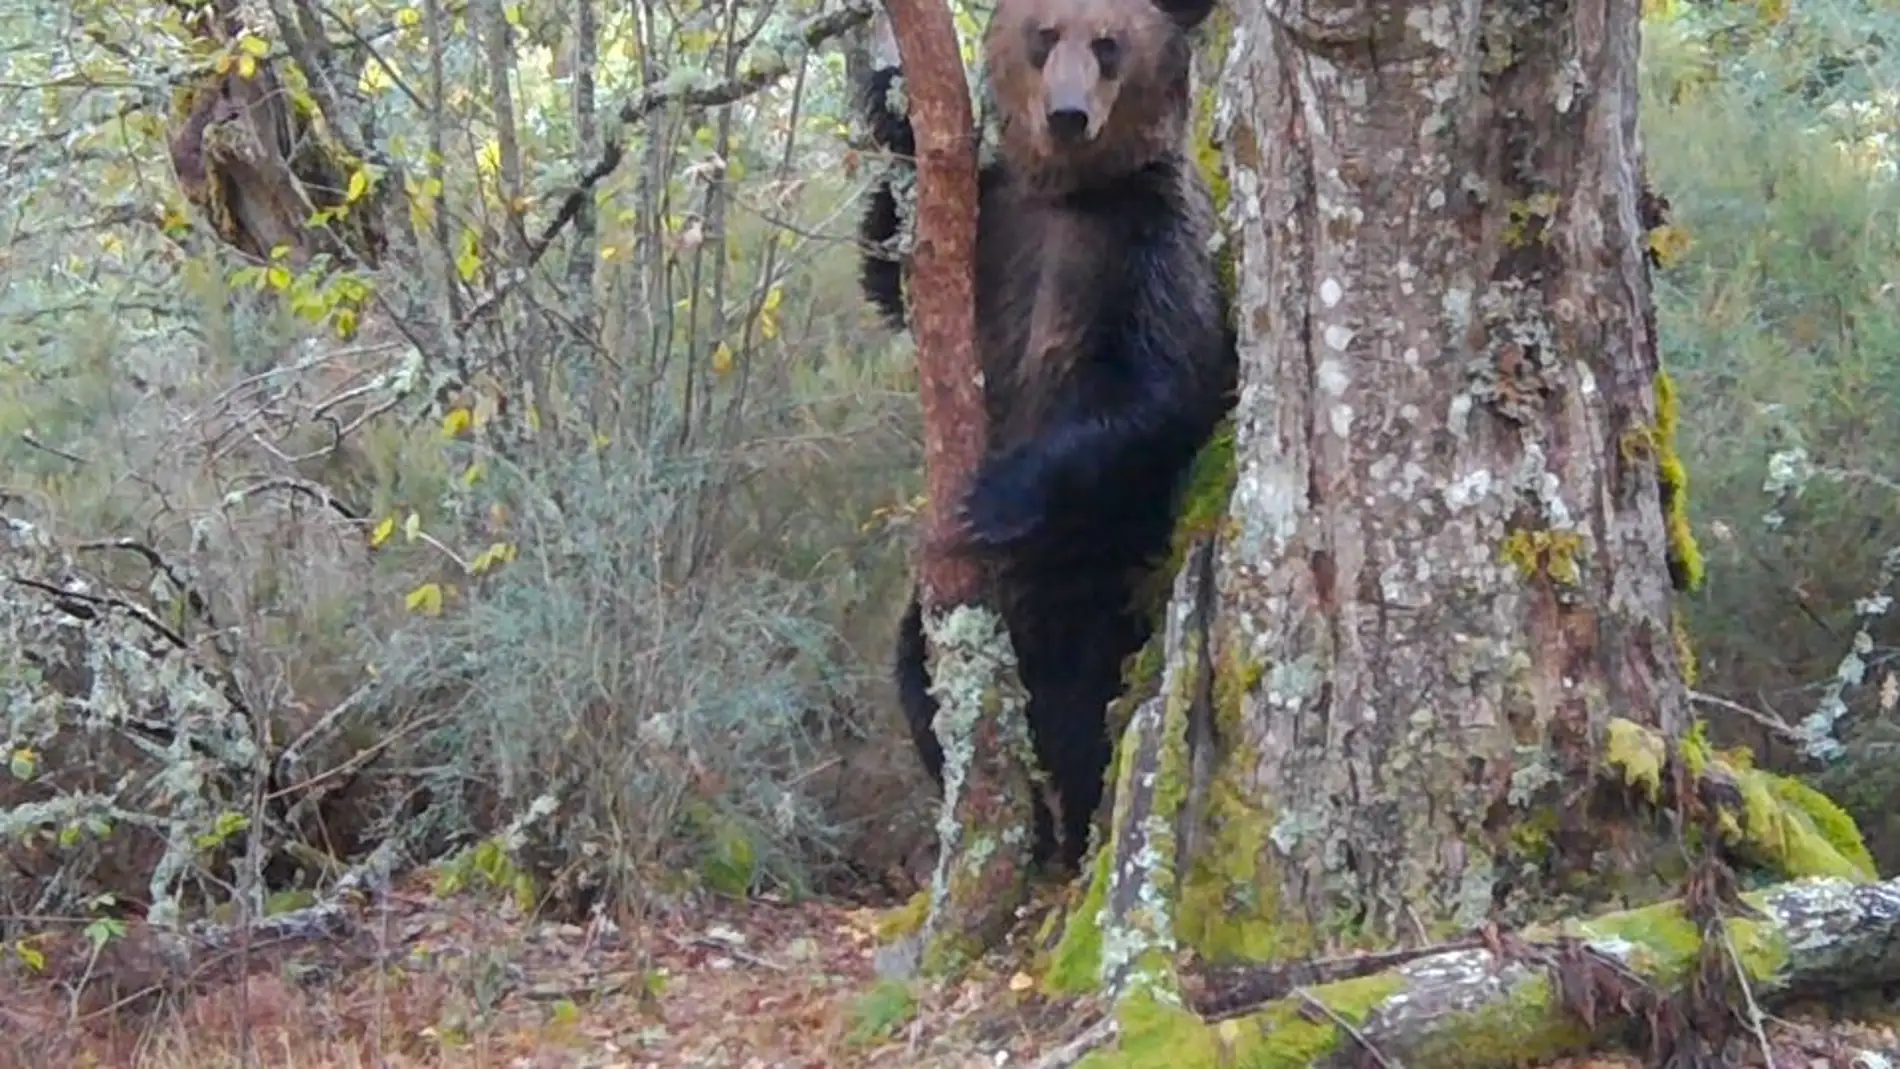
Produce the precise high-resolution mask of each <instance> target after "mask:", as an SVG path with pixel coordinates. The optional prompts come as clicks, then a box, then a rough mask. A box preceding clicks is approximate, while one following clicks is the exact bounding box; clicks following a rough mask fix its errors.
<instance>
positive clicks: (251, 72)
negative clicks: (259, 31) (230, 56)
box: [237, 56, 257, 78]
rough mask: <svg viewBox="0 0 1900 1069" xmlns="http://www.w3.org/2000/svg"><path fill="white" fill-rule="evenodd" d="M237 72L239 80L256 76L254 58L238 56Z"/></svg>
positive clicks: (255, 61) (255, 60)
mask: <svg viewBox="0 0 1900 1069" xmlns="http://www.w3.org/2000/svg"><path fill="white" fill-rule="evenodd" d="M237 72H238V77H240V78H255V77H256V76H257V59H256V57H254V56H239V57H238V60H237Z"/></svg>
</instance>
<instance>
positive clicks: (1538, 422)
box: [1046, 0, 1872, 1066]
mask: <svg viewBox="0 0 1900 1069" xmlns="http://www.w3.org/2000/svg"><path fill="white" fill-rule="evenodd" d="M1638 17H1639V12H1638V4H1637V3H1636V2H1635V0H1556V2H1552V3H1541V2H1539V3H1533V2H1530V0H1480V2H1474V3H1468V4H1450V3H1434V4H1429V5H1425V6H1419V5H1416V4H1403V3H1397V2H1395V0H1374V2H1371V3H1344V2H1338V0H1319V2H1317V3H1310V4H1305V5H1289V4H1284V3H1280V2H1277V0H1270V2H1268V3H1265V4H1262V5H1257V6H1247V7H1240V8H1237V9H1236V10H1235V18H1236V23H1237V25H1236V27H1235V30H1234V33H1233V36H1232V38H1231V41H1230V43H1229V48H1228V54H1227V56H1226V59H1225V68H1224V73H1223V76H1222V78H1221V80H1220V85H1221V87H1222V89H1221V100H1220V107H1219V115H1218V118H1217V122H1216V134H1217V137H1218V138H1219V140H1220V141H1221V142H1222V149H1223V162H1224V165H1225V176H1224V178H1225V188H1226V189H1227V190H1229V191H1230V192H1229V197H1228V200H1229V203H1228V204H1227V206H1226V209H1225V212H1224V214H1225V217H1226V221H1227V224H1228V227H1229V230H1230V235H1231V237H1232V238H1233V240H1234V241H1235V254H1236V263H1235V268H1236V271H1235V276H1236V300H1235V307H1236V314H1237V316H1238V317H1239V323H1238V328H1239V336H1240V350H1241V353H1240V358H1241V371H1240V393H1239V398H1238V402H1237V406H1236V409H1235V412H1234V420H1233V433H1232V436H1231V438H1223V439H1220V440H1217V441H1216V443H1215V444H1214V445H1213V446H1211V447H1210V448H1209V451H1208V455H1207V456H1204V457H1203V467H1202V470H1203V473H1204V474H1205V473H1207V472H1218V473H1220V476H1221V477H1220V478H1213V479H1206V478H1204V479H1201V480H1200V481H1199V482H1198V484H1197V486H1196V487H1195V488H1194V489H1193V490H1192V491H1191V499H1190V501H1189V502H1188V507H1187V510H1186V514H1187V516H1188V517H1190V518H1192V517H1196V516H1205V515H1209V514H1212V515H1217V516H1218V515H1220V514H1221V505H1222V502H1221V495H1223V494H1226V495H1229V497H1228V500H1227V501H1226V502H1225V522H1224V523H1216V524H1205V527H1206V528H1207V529H1206V530H1196V529H1195V528H1194V526H1193V525H1192V524H1189V525H1187V526H1184V528H1183V531H1182V537H1183V539H1185V540H1189V541H1193V542H1195V545H1194V546H1193V547H1192V548H1191V549H1190V550H1189V551H1188V552H1186V553H1185V554H1184V557H1183V559H1184V560H1185V561H1186V562H1187V563H1186V566H1185V567H1184V568H1183V569H1182V572H1181V574H1180V575H1179V576H1178V577H1177V580H1176V584H1175V588H1174V593H1173V596H1172V600H1171V603H1170V606H1169V611H1168V613H1167V620H1166V634H1165V637H1164V639H1163V640H1162V642H1161V644H1160V646H1159V647H1158V649H1157V650H1151V651H1150V655H1149V656H1148V657H1145V658H1144V660H1145V661H1147V662H1148V663H1149V664H1150V665H1151V666H1152V667H1150V668H1148V669H1147V670H1146V671H1145V673H1144V672H1143V671H1142V670H1141V669H1140V667H1139V666H1138V667H1137V671H1136V672H1135V673H1134V675H1135V678H1134V679H1133V680H1132V682H1133V684H1134V686H1133V688H1132V693H1131V696H1130V698H1129V699H1128V702H1129V703H1130V704H1133V705H1134V712H1133V714H1132V715H1131V716H1130V717H1129V718H1128V727H1127V729H1126V732H1125V734H1124V736H1123V738H1122V740H1121V744H1120V750H1119V752H1118V762H1119V767H1118V769H1117V772H1116V794H1115V810H1114V813H1113V816H1112V818H1111V821H1110V829H1109V839H1108V843H1107V846H1106V848H1105V849H1104V850H1103V851H1102V852H1101V854H1100V855H1099V856H1098V858H1097V859H1096V866H1095V870H1094V874H1093V878H1092V883H1091V886H1090V888H1089V891H1088V893H1087V895H1086V896H1085V897H1084V899H1083V901H1082V903H1081V904H1080V905H1079V906H1078V907H1077V908H1076V909H1074V910H1073V911H1072V912H1071V913H1070V915H1069V917H1068V919H1067V925H1066V928H1065V931H1064V934H1063V937H1062V940H1061V942H1060V943H1059V944H1058V946H1057V947H1056V949H1055V951H1054V953H1053V955H1052V958H1051V961H1050V968H1049V971H1048V974H1047V977H1046V981H1047V983H1048V986H1049V987H1051V988H1052V989H1055V990H1075V989H1080V988H1087V987H1090V986H1092V985H1096V984H1100V985H1104V986H1106V987H1107V988H1108V989H1109V990H1110V991H1111V992H1113V993H1115V994H1117V995H1118V996H1120V997H1121V999H1122V1005H1123V1006H1124V1007H1127V1006H1130V1005H1151V1004H1157V1003H1158V1004H1160V1005H1175V1004H1178V1003H1179V1002H1180V1000H1181V991H1182V987H1181V978H1180V976H1179V975H1178V971H1177V969H1178V963H1179V960H1180V958H1179V953H1178V952H1179V951H1182V950H1186V951H1189V952H1191V953H1192V956H1193V958H1194V959H1196V960H1198V961H1199V962H1200V963H1202V964H1208V965H1221V964H1228V963H1243V962H1252V963H1262V962H1267V963H1273V962H1289V961H1298V960H1301V959H1306V958H1309V957H1311V956H1313V955H1316V954H1319V953H1322V952H1336V951H1339V950H1342V949H1367V948H1387V947H1394V946H1419V945H1424V944H1431V943H1435V942H1437V941H1441V940H1444V939H1447V938H1449V937H1451V936H1453V935H1456V934H1459V933H1464V932H1469V931H1471V930H1472V929H1474V928H1475V927H1478V926H1480V925H1484V924H1492V923H1501V924H1518V923H1523V922H1526V921H1532V920H1536V919H1539V918H1543V917H1548V916H1551V915H1553V914H1556V913H1562V912H1568V911H1571V910H1574V909H1576V908H1577V907H1579V906H1588V905H1593V904H1599V903H1603V902H1605V901H1614V900H1618V899H1622V900H1629V899H1632V898H1634V899H1636V900H1639V901H1641V900H1651V899H1655V898H1658V897H1662V896H1663V895H1664V894H1666V893H1667V887H1666V885H1665V884H1664V883H1663V882H1662V880H1663V879H1664V878H1665V877H1662V876H1660V875H1659V874H1661V873H1668V872H1673V873H1674V874H1675V875H1678V876H1680V875H1681V874H1682V873H1684V872H1685V871H1686V870H1687V867H1688V866H1687V864H1685V859H1684V858H1683V856H1682V852H1681V848H1680V846H1678V845H1677V840H1676V838H1675V837H1674V836H1673V835H1671V834H1670V832H1669V830H1668V829H1667V828H1666V827H1665V826H1664V825H1665V821H1663V820H1661V819H1658V813H1657V808H1656V807H1657V806H1658V805H1659V804H1666V805H1707V806H1708V807H1709V808H1710V810H1711V811H1718V810H1719V811H1720V813H1721V814H1724V815H1720V816H1718V818H1717V820H1716V824H1717V825H1720V828H1721V829H1722V830H1720V831H1718V832H1717V833H1716V834H1714V835H1712V836H1710V837H1709V839H1710V840H1712V842H1711V843H1710V845H1711V846H1713V845H1715V844H1716V843H1719V844H1720V845H1721V846H1722V847H1724V848H1725V849H1726V850H1728V851H1729V853H1730V854H1731V855H1734V856H1737V857H1745V858H1750V859H1752V860H1753V861H1756V862H1761V863H1764V865H1765V867H1768V868H1770V869H1774V870H1776V871H1778V872H1780V873H1782V874H1792V875H1809V874H1823V873H1825V874H1834V875H1841V876H1845V877H1847V878H1850V879H1868V878H1871V875H1872V873H1871V867H1870V865H1868V864H1866V863H1865V851H1864V849H1863V848H1861V847H1860V844H1859V840H1858V835H1857V833H1856V832H1854V831H1853V830H1852V828H1851V822H1848V823H1847V824H1846V826H1845V829H1844V830H1843V826H1842V825H1841V824H1840V823H1839V821H1837V820H1836V815H1837V814H1838V810H1836V809H1834V808H1833V807H1832V806H1831V804H1829V803H1828V802H1827V801H1826V800H1825V799H1818V798H1811V797H1809V795H1808V794H1801V793H1800V791H1799V789H1798V788H1795V787H1790V786H1788V785H1787V784H1786V783H1785V781H1780V780H1776V779H1774V778H1773V777H1767V776H1766V775H1765V774H1762V773H1759V772H1756V771H1753V770H1751V769H1748V768H1747V767H1746V766H1745V763H1743V762H1741V761H1740V759H1737V761H1736V764H1735V765H1733V766H1730V767H1726V768H1724V769H1723V770H1722V771H1720V773H1719V774H1716V773H1713V772H1712V771H1711V769H1712V767H1713V766H1712V765H1711V764H1710V762H1711V761H1713V760H1715V759H1714V758H1712V757H1711V756H1710V755H1709V754H1708V752H1707V749H1706V745H1705V744H1702V743H1701V742H1700V741H1699V738H1698V737H1697V736H1696V735H1695V733H1693V732H1691V731H1690V730H1689V727H1690V725H1689V720H1688V716H1687V712H1686V708H1687V706H1686V697H1687V691H1686V688H1685V685H1684V681H1683V672H1682V663H1681V649H1680V647H1679V645H1678V642H1677V634H1678V633H1677V631H1676V629H1675V626H1674V624H1675V621H1674V606H1673V601H1674V590H1673V588H1672V583H1671V573H1670V561H1671V558H1672V556H1680V555H1682V554H1681V551H1682V550H1684V549H1685V548H1689V547H1684V546H1674V547H1672V543H1671V539H1672V537H1686V532H1672V531H1671V530H1670V527H1669V525H1668V524H1666V523H1665V515H1664V497H1665V493H1664V489H1665V484H1666V483H1667V481H1668V480H1666V479H1665V475H1664V473H1665V472H1666V471H1668V470H1670V469H1672V466H1673V465H1674V464H1675V458H1674V456H1673V452H1672V448H1673V447H1672V443H1671V442H1670V440H1669V434H1670V431H1671V430H1672V429H1673V413H1672V411H1671V410H1670V409H1669V405H1670V404H1671V403H1673V398H1672V397H1671V395H1669V394H1668V392H1667V391H1666V389H1664V390H1659V384H1666V380H1665V379H1663V378H1662V376H1661V370H1660V365H1659V363H1658V355H1657V350H1656V337H1655V329H1654V321H1653V308H1652V304H1651V294H1650V280H1649V270H1650V262H1649V260H1648V259H1647V257H1646V248H1647V245H1646V238H1647V235H1648V229H1649V226H1650V222H1649V221H1648V220H1646V219H1645V210H1644V206H1645V205H1646V204H1648V203H1649V202H1648V200H1647V199H1646V197H1645V192H1646V191H1645V189H1644V184H1643V182H1642V179H1641V146H1640V143H1639V137H1638V132H1637V54H1638V30H1639V27H1638ZM1659 397H1660V400H1659ZM1228 453H1231V457H1228V456H1227V455H1226V454H1228ZM1672 548H1673V550H1674V552H1672ZM1157 653H1158V655H1156V654H1157ZM1705 773H1707V774H1709V775H1710V776H1711V777H1712V778H1705ZM1685 777H1686V779H1685ZM1691 781H1693V782H1691ZM1717 781H1720V782H1719V783H1718V782H1717ZM1809 793H1811V792H1809ZM1797 795H1799V797H1797ZM1744 796H1745V800H1744V801H1741V802H1738V801H1737V799H1738V798H1744ZM1754 807H1759V812H1756V811H1755V808H1754ZM1770 811H1772V813H1770ZM1714 826H1715V825H1711V827H1714ZM1793 840H1799V841H1800V843H1801V845H1800V846H1799V847H1797V848H1793V849H1791V848H1790V847H1789V844H1790V842H1791V841H1793ZM1165 1046H1171V1047H1174V1049H1175V1050H1176V1051H1177V1052H1178V1051H1179V1050H1181V1049H1183V1048H1181V1047H1179V1046H1178V1045H1176V1044H1165ZM1155 1049H1156V1050H1159V1049H1160V1047H1157V1048H1155ZM1125 1051H1126V1048H1125ZM1243 1061H1244V1059H1243ZM1128 1064H1146V1063H1145V1062H1142V1061H1141V1060H1140V1059H1139V1058H1135V1059H1132V1060H1131V1061H1129V1062H1128ZM1165 1064H1170V1065H1182V1066H1193V1065H1195V1064H1199V1063H1198V1062H1197V1060H1196V1058H1195V1057H1193V1056H1191V1055H1187V1054H1180V1053H1177V1054H1176V1055H1174V1060H1171V1061H1167V1062H1166V1063H1165ZM1222 1064H1226V1063H1225V1062H1223V1063H1222ZM1274 1064H1279V1063H1277V1062H1276V1063H1274ZM1288 1064H1294V1063H1291V1062H1289V1063H1288ZM1407 1064H1411V1063H1410V1062H1408V1063H1407Z"/></svg>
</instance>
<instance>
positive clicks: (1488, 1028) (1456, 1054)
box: [1407, 976, 1593, 1066]
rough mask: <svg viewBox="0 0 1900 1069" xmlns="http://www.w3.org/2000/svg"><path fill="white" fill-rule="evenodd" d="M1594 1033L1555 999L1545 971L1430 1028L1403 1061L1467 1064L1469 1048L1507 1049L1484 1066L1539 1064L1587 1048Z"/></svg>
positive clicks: (1484, 1049)
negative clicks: (1490, 1000) (1499, 997)
mask: <svg viewBox="0 0 1900 1069" xmlns="http://www.w3.org/2000/svg"><path fill="white" fill-rule="evenodd" d="M1592 1039H1593V1036H1592V1034H1591V1031H1590V1029H1588V1028H1586V1027H1584V1024H1583V1022H1582V1021H1581V1020H1579V1019H1578V1018H1577V1017H1576V1016H1575V1015H1573V1014H1571V1013H1570V1012H1569V1011H1568V1010H1565V1009H1564V1008H1563V1006H1562V1005H1561V1004H1560V1003H1559V1001H1558V999H1557V990H1556V988H1555V987H1554V986H1553V985H1552V984H1551V982H1550V978H1549V977H1547V976H1536V977H1533V978H1531V979H1529V980H1527V981H1525V982H1523V983H1520V984H1517V985H1515V986H1514V987H1512V988H1511V990H1510V991H1509V993H1508V994H1507V995H1506V996H1505V997H1504V998H1502V999H1498V1000H1497V1001H1494V1002H1490V1003H1486V1004H1485V1005H1483V1006H1481V1007H1479V1008H1477V1009H1474V1010H1472V1011H1470V1012H1468V1013H1464V1014H1460V1015H1458V1016H1456V1017H1453V1018H1451V1019H1449V1020H1446V1021H1445V1022H1443V1023H1442V1024H1441V1025H1438V1026H1436V1027H1434V1028H1433V1029H1432V1030H1431V1032H1430V1034H1429V1035H1428V1036H1427V1037H1426V1038H1425V1039H1424V1041H1423V1042H1422V1043H1420V1045H1419V1047H1418V1050H1417V1052H1416V1054H1417V1056H1416V1057H1415V1058H1413V1059H1410V1060H1408V1063H1407V1064H1417V1065H1420V1066H1438V1065H1444V1066H1454V1065H1455V1066H1470V1065H1472V1064H1473V1062H1474V1061H1476V1060H1477V1059H1474V1058H1473V1057H1472V1056H1471V1052H1472V1051H1474V1050H1476V1051H1495V1052H1498V1053H1499V1054H1501V1053H1502V1052H1504V1051H1510V1052H1511V1053H1510V1055H1509V1057H1508V1060H1506V1059H1504V1058H1500V1057H1497V1056H1496V1055H1494V1056H1493V1058H1492V1060H1489V1061H1486V1062H1484V1063H1483V1064H1485V1065H1541V1064H1543V1063H1545V1062H1551V1061H1555V1060H1557V1059H1558V1058H1561V1057H1563V1056H1564V1055H1566V1054H1571V1053H1575V1052H1577V1051H1579V1050H1585V1049H1588V1048H1589V1047H1590V1046H1591V1040H1592Z"/></svg>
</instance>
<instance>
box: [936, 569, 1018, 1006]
mask: <svg viewBox="0 0 1900 1069" xmlns="http://www.w3.org/2000/svg"><path fill="white" fill-rule="evenodd" d="M924 638H925V643H926V648H927V649H928V650H929V651H930V694H931V697H933V698H935V699H936V701H937V716H936V720H935V721H934V723H933V725H932V726H933V729H934V730H935V732H936V735H937V739H938V742H939V743H941V745H942V746H943V802H942V806H941V807H940V809H939V813H938V819H937V836H938V851H939V852H938V858H937V868H936V870H935V872H934V874H933V875H932V877H931V882H930V911H929V915H928V920H927V921H926V923H925V925H924V933H923V939H924V947H923V962H922V963H923V968H924V970H925V971H926V972H927V973H933V974H941V973H945V972H949V971H952V970H954V969H957V968H959V967H961V966H962V965H964V964H966V963H967V962H968V961H970V960H971V959H972V958H974V957H975V956H976V955H978V954H981V953H982V951H983V950H984V949H985V948H987V947H989V946H992V945H994V944H995V943H996V942H997V941H998V940H999V939H1000V938H1001V937H1002V935H1003V934H1004V932H1005V930H1006V929H1007V926H1008V924H1009V923H1010V922H1011V921H1013V920H1014V919H1015V912H1016V907H1017V906H1018V905H1019V904H1020V903H1021V901H1022V899H1023V896H1024V894H1025V891H1026V887H1027V885H1026V883H1025V882H1024V880H1023V879H1022V874H1023V872H1024V870H1025V869H1026V868H1027V867H1028V865H1029V857H1030V830H1029V823H1030V800H1031V798H1032V795H1031V793H1030V792H1031V790H1032V785H1031V784H1030V782H1029V780H1028V775H1027V771H1028V770H1029V769H1032V768H1034V767H1035V752H1034V749H1033V747H1032V745H1031V743H1030V738H1029V725H1028V721H1027V719H1026V718H1025V716H1024V712H1023V710H1024V708H1025V706H1026V704H1027V700H1028V699H1027V694H1026V692H1025V691H1024V690H1023V687H1022V683H1021V681H1020V679H1019V677H1018V675H1017V671H1016V654H1015V651H1014V649H1013V647H1012V646H1011V645H1010V641H1009V631H1008V628H1006V627H1005V626H1004V624H1003V620H1002V617H1001V616H999V615H998V614H997V613H996V612H995V610H993V609H989V608H987V607H983V606H980V605H958V606H956V607H954V608H952V609H951V610H950V611H949V612H947V613H941V614H938V613H929V612H927V613H925V614H924ZM982 732H990V733H993V735H994V738H992V739H988V740H984V739H980V738H979V733H982ZM973 788H975V789H973Z"/></svg>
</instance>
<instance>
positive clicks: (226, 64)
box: [211, 52, 237, 74]
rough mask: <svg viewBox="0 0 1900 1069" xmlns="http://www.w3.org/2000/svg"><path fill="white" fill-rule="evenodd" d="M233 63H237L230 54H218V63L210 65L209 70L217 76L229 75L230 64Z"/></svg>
mask: <svg viewBox="0 0 1900 1069" xmlns="http://www.w3.org/2000/svg"><path fill="white" fill-rule="evenodd" d="M235 62H237V60H236V58H235V57H233V56H232V55H231V53H229V52H224V53H220V54H219V56H218V61H217V62H216V63H213V64H212V65H211V69H212V70H214V71H216V72H217V73H219V74H229V73H231V64H233V63H235Z"/></svg>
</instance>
